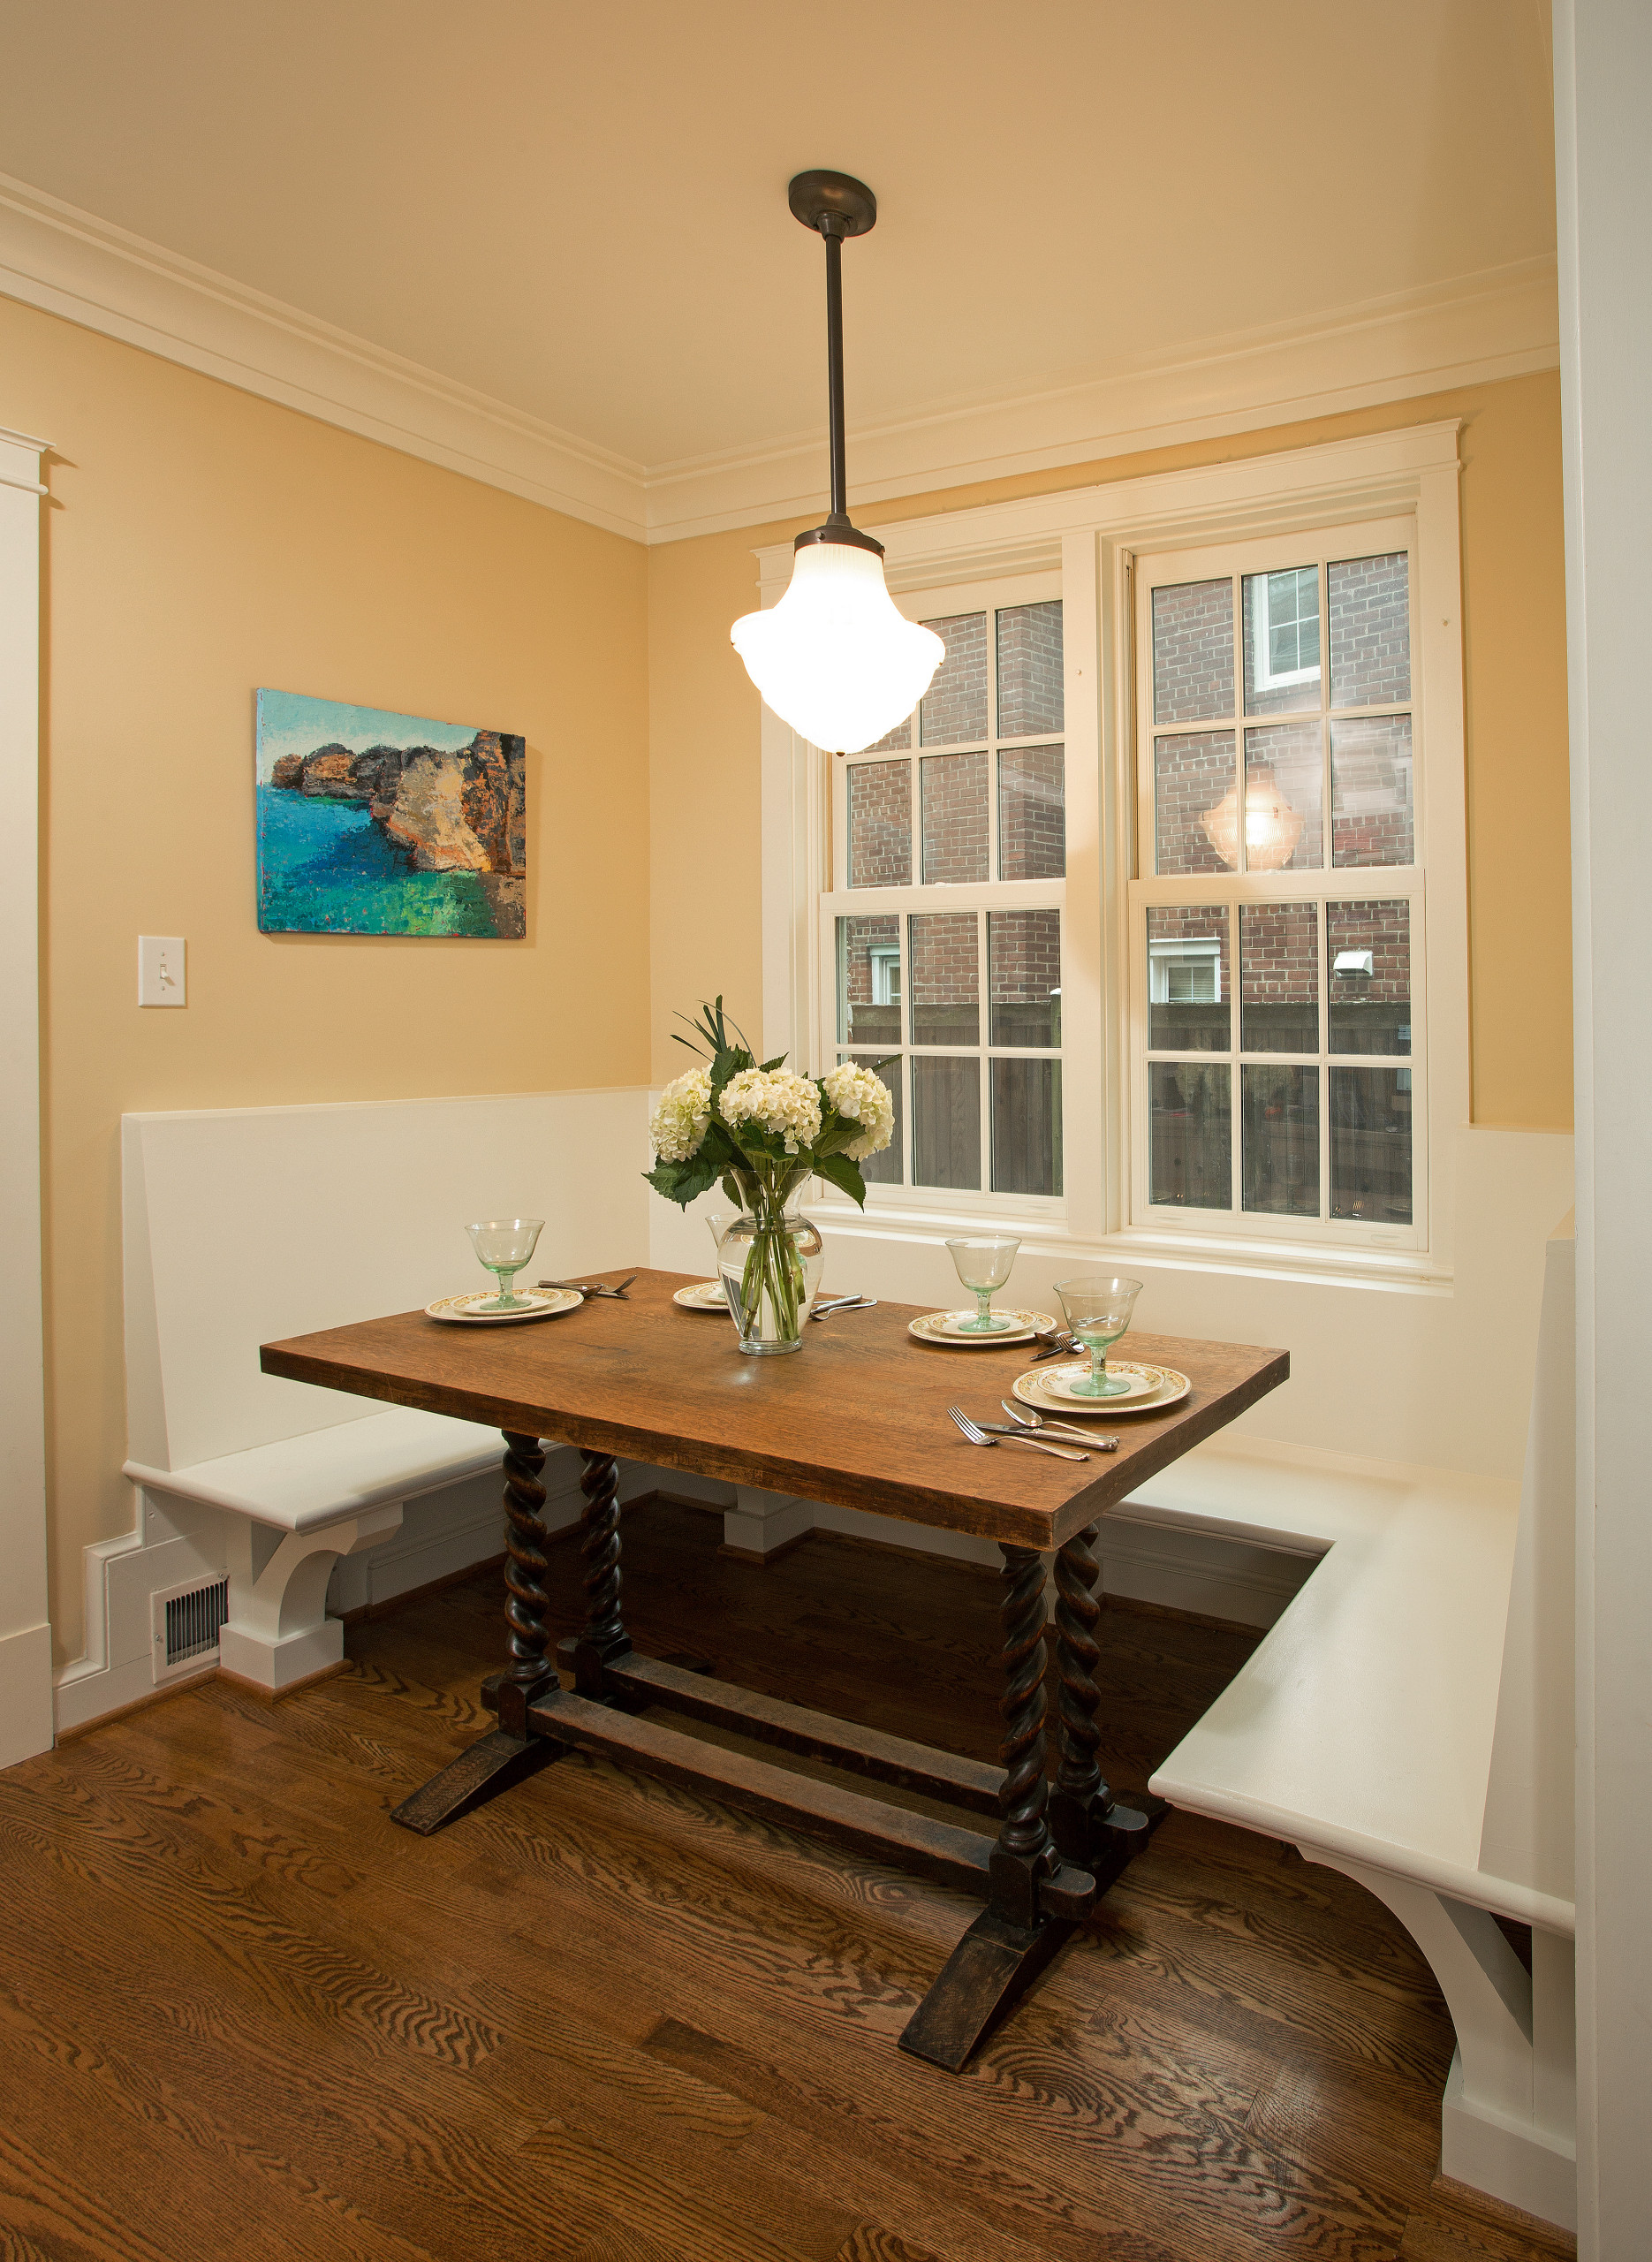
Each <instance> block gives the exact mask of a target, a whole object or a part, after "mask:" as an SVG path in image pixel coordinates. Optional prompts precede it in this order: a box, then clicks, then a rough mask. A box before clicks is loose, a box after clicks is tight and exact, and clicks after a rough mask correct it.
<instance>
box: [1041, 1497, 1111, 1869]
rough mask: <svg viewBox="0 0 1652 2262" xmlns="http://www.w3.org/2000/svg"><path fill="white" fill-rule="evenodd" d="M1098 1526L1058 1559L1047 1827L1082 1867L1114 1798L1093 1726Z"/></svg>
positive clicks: (1097, 1656)
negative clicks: (1095, 1825)
mask: <svg viewBox="0 0 1652 2262" xmlns="http://www.w3.org/2000/svg"><path fill="white" fill-rule="evenodd" d="M1096 1529H1097V1528H1096V1526H1095V1524H1091V1525H1090V1526H1089V1527H1088V1529H1087V1530H1084V1531H1080V1532H1076V1533H1075V1534H1074V1535H1073V1537H1072V1538H1071V1539H1070V1540H1068V1541H1067V1543H1066V1545H1065V1546H1064V1547H1062V1548H1061V1549H1060V1550H1059V1551H1058V1552H1057V1556H1056V1670H1057V1674H1058V1675H1059V1678H1060V1681H1061V1694H1060V1696H1059V1697H1058V1698H1057V1712H1058V1715H1059V1728H1058V1735H1059V1740H1060V1749H1061V1758H1060V1764H1059V1765H1058V1766H1057V1770H1056V1788H1055V1792H1054V1795H1052V1797H1051V1799H1050V1831H1051V1833H1052V1834H1053V1836H1054V1838H1055V1841H1056V1843H1057V1846H1058V1847H1059V1848H1060V1849H1061V1852H1062V1855H1063V1856H1064V1858H1065V1859H1066V1860H1067V1861H1070V1862H1078V1863H1084V1862H1087V1860H1088V1859H1089V1856H1090V1851H1091V1847H1090V1817H1091V1815H1092V1814H1093V1813H1094V1814H1095V1815H1097V1816H1100V1815H1103V1814H1105V1813H1106V1811H1107V1810H1108V1808H1109V1807H1110V1805H1111V1804H1112V1794H1111V1792H1110V1790H1109V1789H1108V1788H1107V1785H1106V1783H1105V1782H1104V1781H1103V1779H1102V1771H1101V1769H1100V1768H1099V1767H1098V1766H1097V1765H1096V1763H1095V1753H1096V1748H1097V1746H1098V1745H1099V1744H1100V1742H1101V1740H1102V1739H1101V1731H1100V1730H1099V1729H1098V1728H1097V1727H1096V1725H1095V1712H1096V1707H1097V1706H1098V1705H1099V1704H1100V1703H1101V1692H1100V1691H1099V1689H1097V1688H1096V1686H1095V1668H1096V1666H1097V1664H1098V1663H1099V1662H1100V1659H1101V1651H1100V1650H1099V1649H1098V1648H1097V1646H1096V1641H1095V1628H1096V1624H1097V1621H1099V1620H1100V1618H1101V1614H1102V1605H1101V1604H1100V1602H1099V1601H1098V1600H1097V1598H1096V1595H1095V1584H1096V1582H1097V1580H1098V1579H1099V1578H1100V1577H1101V1566H1100V1565H1099V1564H1098V1563H1097V1561H1096V1560H1095V1556H1094V1555H1093V1554H1092V1553H1091V1552H1090V1551H1091V1549H1092V1547H1093V1546H1094V1545H1095V1537H1096Z"/></svg>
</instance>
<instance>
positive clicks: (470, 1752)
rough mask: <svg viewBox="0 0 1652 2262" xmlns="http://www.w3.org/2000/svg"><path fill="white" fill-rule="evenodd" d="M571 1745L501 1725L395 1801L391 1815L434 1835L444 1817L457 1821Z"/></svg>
mask: <svg viewBox="0 0 1652 2262" xmlns="http://www.w3.org/2000/svg"><path fill="white" fill-rule="evenodd" d="M565 1748H566V1747H565V1746H564V1745H562V1744H557V1743H551V1742H547V1740H546V1739H545V1738H544V1737H543V1736H542V1735H532V1736H529V1737H527V1738H526V1739H524V1738H523V1737H521V1736H515V1735H507V1734H505V1732H504V1730H503V1729H502V1728H496V1729H495V1730H494V1732H493V1734H491V1735H484V1736H482V1737H481V1738H479V1739H478V1741H477V1742H474V1743H473V1744H470V1745H468V1746H467V1747H466V1750H463V1751H461V1752H460V1753H459V1756H458V1758H457V1759H451V1760H450V1761H449V1762H448V1764H447V1765H446V1766H445V1767H443V1769H442V1771H441V1772H440V1773H439V1774H436V1775H432V1776H431V1778H430V1780H429V1781H428V1783H421V1785H420V1787H419V1788H418V1789H417V1790H416V1791H415V1792H414V1793H413V1795H412V1797H411V1798H405V1799H404V1800H403V1801H402V1803H401V1804H400V1805H399V1806H398V1807H392V1808H391V1809H390V1820H391V1821H392V1822H399V1823H400V1824H401V1826H402V1827H403V1829H404V1830H416V1831H417V1832H418V1833H419V1835H420V1836H421V1838H428V1837H429V1835H430V1834H431V1833H432V1832H433V1831H436V1830H440V1829H441V1827H442V1826H443V1823H444V1822H455V1821H457V1820H458V1817H459V1816H460V1815H461V1814H465V1813H467V1812H468V1811H469V1810H470V1809H471V1808H472V1807H474V1806H480V1805H481V1803H482V1802H483V1801H484V1800H486V1799H490V1798H492V1796H493V1795H494V1794H495V1792H496V1791H503V1790H506V1789H508V1788H510V1786H511V1785H512V1783H519V1782H520V1781H521V1780H523V1778H524V1777H525V1776H527V1775H532V1774H534V1773H535V1772H537V1771H538V1770H539V1769H540V1768H541V1767H543V1766H546V1765H549V1762H550V1761H551V1760H553V1759H560V1758H561V1757H562V1755H563V1751H564V1750H565Z"/></svg>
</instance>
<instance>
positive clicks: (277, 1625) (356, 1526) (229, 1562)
mask: <svg viewBox="0 0 1652 2262" xmlns="http://www.w3.org/2000/svg"><path fill="white" fill-rule="evenodd" d="M401 1522H402V1504H401V1502H400V1501H399V1500H391V1501H389V1502H387V1503H385V1504H384V1505H383V1507H375V1508H363V1509H361V1510H360V1513H359V1514H355V1515H352V1516H345V1517H341V1518H340V1520H339V1521H338V1522H337V1523H330V1524H323V1525H322V1527H321V1528H320V1529H319V1530H315V1531H288V1532H277V1531H274V1530H271V1528H270V1527H269V1525H268V1524H261V1523H254V1522H252V1521H251V1520H250V1519H249V1518H247V1517H245V1516H226V1517H225V1518H224V1526H225V1529H224V1555H225V1562H226V1567H227V1568H228V1570H229V1574H230V1614H229V1617H228V1619H227V1620H226V1621H225V1622H224V1626H223V1627H222V1628H220V1629H219V1634H218V1664H219V1666H220V1667H221V1669H222V1670H223V1671H224V1672H225V1673H232V1674H235V1675H236V1676H237V1677H238V1678H239V1679H240V1680H242V1681H251V1682H252V1683H253V1684H254V1687H256V1688H259V1689H268V1690H269V1692H270V1694H271V1695H272V1696H273V1695H275V1694H276V1693H277V1691H278V1690H280V1689H290V1688H291V1687H292V1684H293V1683H294V1682H295V1681H307V1680H309V1679H311V1678H313V1677H314V1674H318V1673H325V1672H326V1671H327V1670H328V1668H329V1667H330V1666H336V1665H338V1664H340V1663H341V1662H342V1661H343V1659H344V1654H345V1629H344V1624H343V1621H342V1620H339V1619H337V1618H330V1617H329V1616H328V1615H327V1582H328V1580H329V1579H330V1577H331V1576H332V1571H333V1565H334V1563H335V1561H336V1560H337V1558H338V1557H339V1556H340V1555H359V1554H360V1552H361V1551H362V1550H363V1549H364V1548H368V1547H376V1546H378V1545H379V1544H380V1542H381V1541H383V1540H386V1539H389V1538H390V1537H393V1536H394V1534H395V1533H397V1532H398V1531H399V1530H401ZM272 1542H273V1543H274V1544H273V1545H272V1544H271V1543H272Z"/></svg>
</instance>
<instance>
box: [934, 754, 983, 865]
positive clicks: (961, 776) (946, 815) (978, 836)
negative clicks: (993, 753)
mask: <svg viewBox="0 0 1652 2262" xmlns="http://www.w3.org/2000/svg"><path fill="white" fill-rule="evenodd" d="M920 771H921V793H922V808H923V877H924V882H925V884H926V885H928V886H934V885H936V884H949V885H953V886H957V885H962V884H968V883H969V882H971V881H975V880H984V879H985V878H986V877H987V756H986V755H985V754H984V753H982V754H931V755H925V756H924V758H923V760H922V762H921V764H920Z"/></svg>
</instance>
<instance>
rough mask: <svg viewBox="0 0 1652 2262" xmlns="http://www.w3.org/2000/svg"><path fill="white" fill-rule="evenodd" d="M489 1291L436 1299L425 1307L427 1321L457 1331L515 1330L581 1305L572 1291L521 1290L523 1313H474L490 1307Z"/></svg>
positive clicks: (490, 1290)
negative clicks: (436, 1321)
mask: <svg viewBox="0 0 1652 2262" xmlns="http://www.w3.org/2000/svg"><path fill="white" fill-rule="evenodd" d="M492 1301H493V1290H492V1289H491V1288H478V1289H477V1290H476V1291H475V1293H474V1294H473V1295H468V1296H438V1297H437V1299H436V1302H435V1303H433V1304H427V1305H426V1306H425V1308H424V1309H425V1317H426V1318H427V1319H445V1320H450V1321H451V1322H453V1323H454V1324H455V1325H457V1326H459V1327H519V1326H520V1325H522V1322H523V1321H524V1320H525V1319H554V1318H555V1317H556V1316H557V1313H558V1312H560V1311H575V1310H577V1309H579V1307H580V1305H581V1304H582V1303H583V1302H585V1298H584V1297H583V1296H577V1295H575V1294H574V1293H573V1291H572V1288H555V1289H552V1290H550V1291H549V1292H546V1291H544V1290H542V1289H538V1288H525V1289H524V1290H523V1291H522V1302H524V1303H525V1304H527V1305H528V1306H530V1307H531V1309H528V1310H527V1311H478V1310H477V1309H476V1307H477V1305H478V1304H485V1303H491V1302H492Z"/></svg>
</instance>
